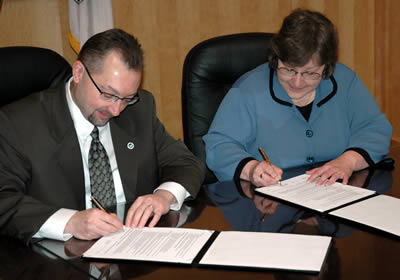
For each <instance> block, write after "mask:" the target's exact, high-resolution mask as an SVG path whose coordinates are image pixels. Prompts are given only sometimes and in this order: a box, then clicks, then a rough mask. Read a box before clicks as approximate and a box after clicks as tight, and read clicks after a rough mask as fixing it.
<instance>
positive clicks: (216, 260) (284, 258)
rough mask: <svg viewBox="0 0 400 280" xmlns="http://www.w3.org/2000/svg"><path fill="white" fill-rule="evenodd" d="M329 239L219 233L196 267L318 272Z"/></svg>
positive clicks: (285, 235)
mask: <svg viewBox="0 0 400 280" xmlns="http://www.w3.org/2000/svg"><path fill="white" fill-rule="evenodd" d="M331 239H332V238H331V237H328V236H317V235H300V234H286V233H267V232H239V231H223V232H220V234H219V235H218V237H217V238H216V239H215V241H214V242H213V243H212V244H211V246H210V248H209V249H208V250H207V252H206V253H205V254H204V256H203V258H202V259H201V260H200V262H199V264H203V265H222V266H241V267H255V268H270V269H284V270H297V271H307V272H319V271H320V270H321V267H322V264H323V263H324V260H325V257H326V254H327V251H328V249H329V244H330V242H331Z"/></svg>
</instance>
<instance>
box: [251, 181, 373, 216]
mask: <svg viewBox="0 0 400 280" xmlns="http://www.w3.org/2000/svg"><path fill="white" fill-rule="evenodd" d="M309 177H310V175H307V174H303V175H300V176H296V177H293V178H290V179H287V180H284V181H282V182H281V185H280V184H275V185H272V186H268V187H261V188H257V189H255V191H256V192H259V193H262V194H265V195H268V196H271V197H276V198H279V199H282V200H285V201H288V202H291V203H294V204H297V205H300V206H303V207H306V208H309V209H312V210H316V211H318V212H326V211H329V210H332V209H335V208H337V207H340V206H342V205H345V204H347V203H350V202H353V201H357V200H359V199H362V198H365V197H368V196H372V195H374V194H375V191H372V190H368V189H363V188H359V187H353V186H349V185H343V184H341V183H338V182H336V183H333V184H332V185H330V186H324V185H319V186H318V185H316V184H315V183H307V179H308V178H309Z"/></svg>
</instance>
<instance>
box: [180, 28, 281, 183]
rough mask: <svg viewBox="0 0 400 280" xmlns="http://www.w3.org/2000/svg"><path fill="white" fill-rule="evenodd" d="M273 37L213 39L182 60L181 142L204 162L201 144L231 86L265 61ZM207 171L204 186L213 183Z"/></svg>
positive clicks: (249, 34)
mask: <svg viewBox="0 0 400 280" xmlns="http://www.w3.org/2000/svg"><path fill="white" fill-rule="evenodd" d="M272 36H273V34H272V33H240V34H232V35H225V36H220V37H215V38H211V39H208V40H206V41H203V42H201V43H199V44H197V45H196V46H195V47H193V48H192V49H191V50H190V52H189V53H188V54H187V56H186V58H185V62H184V65H183V78H182V117H183V119H182V121H183V132H184V142H185V144H186V145H187V147H188V148H189V149H190V150H191V151H192V152H193V153H194V154H195V155H196V156H197V157H199V158H200V159H201V160H203V161H204V162H205V146H204V142H203V140H202V137H203V135H205V134H206V133H207V131H208V128H209V127H210V124H211V122H212V120H213V118H214V115H215V113H216V111H217V109H218V107H219V104H220V103H221V101H222V99H223V98H224V96H225V94H226V93H227V92H228V90H229V89H230V88H231V87H232V84H233V83H234V82H235V81H236V80H237V79H238V78H239V77H240V76H241V75H242V74H244V73H246V72H248V71H249V70H251V69H253V68H255V67H256V66H258V65H260V64H262V63H265V62H266V61H267V60H268V53H267V50H268V43H269V41H270V39H271V38H272ZM216 180H217V179H216V177H215V175H214V174H213V173H212V171H210V170H209V169H208V170H207V174H206V179H205V181H204V183H206V184H209V183H212V182H215V181H216Z"/></svg>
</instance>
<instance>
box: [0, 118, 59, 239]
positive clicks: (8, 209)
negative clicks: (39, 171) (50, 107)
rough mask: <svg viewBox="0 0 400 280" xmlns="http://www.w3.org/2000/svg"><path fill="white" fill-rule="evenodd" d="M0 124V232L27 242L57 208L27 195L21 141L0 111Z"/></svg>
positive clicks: (28, 173) (26, 167)
mask: <svg viewBox="0 0 400 280" xmlns="http://www.w3.org/2000/svg"><path fill="white" fill-rule="evenodd" d="M0 123H1V127H0V234H5V235H8V236H14V237H16V238H18V239H21V240H23V241H24V242H26V243H29V241H30V240H31V237H32V236H33V234H35V233H36V232H37V231H38V230H39V228H40V226H41V225H42V224H43V223H44V222H45V221H46V220H47V218H48V217H49V216H51V215H52V214H53V213H54V212H55V211H56V210H57V209H55V208H53V207H50V206H47V205H44V204H43V203H41V202H40V201H38V200H36V199H34V198H33V197H31V196H28V195H26V193H27V189H28V188H29V183H30V181H31V163H30V161H29V160H28V159H27V158H26V157H25V156H24V154H23V152H21V150H22V149H21V147H22V143H21V142H20V141H19V140H18V137H17V135H16V133H15V131H14V129H12V128H11V127H12V126H11V125H10V123H9V121H8V119H7V118H6V117H5V116H4V114H2V113H1V112H0Z"/></svg>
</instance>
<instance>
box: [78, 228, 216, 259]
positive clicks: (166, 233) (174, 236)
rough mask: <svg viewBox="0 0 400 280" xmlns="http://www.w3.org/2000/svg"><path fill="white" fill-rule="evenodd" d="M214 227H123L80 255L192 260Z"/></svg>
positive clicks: (110, 257) (103, 257) (111, 257)
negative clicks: (201, 228) (209, 228)
mask: <svg viewBox="0 0 400 280" xmlns="http://www.w3.org/2000/svg"><path fill="white" fill-rule="evenodd" d="M213 232H214V231H212V230H200V229H187V228H162V227H159V228H157V227H155V228H147V227H146V228H142V229H138V228H135V229H132V228H125V227H124V229H123V230H121V231H119V232H116V233H113V234H110V235H109V236H105V237H102V238H101V239H99V240H98V241H97V242H96V243H95V244H94V245H93V246H92V247H91V248H90V249H89V250H87V251H86V252H85V253H84V254H83V257H87V258H101V259H124V260H142V261H160V262H172V263H186V264H191V263H192V262H193V259H194V258H195V257H196V255H197V254H198V253H199V251H200V250H201V248H202V247H203V246H204V244H205V243H206V242H207V240H208V239H209V238H210V236H211V235H212V233H213Z"/></svg>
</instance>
